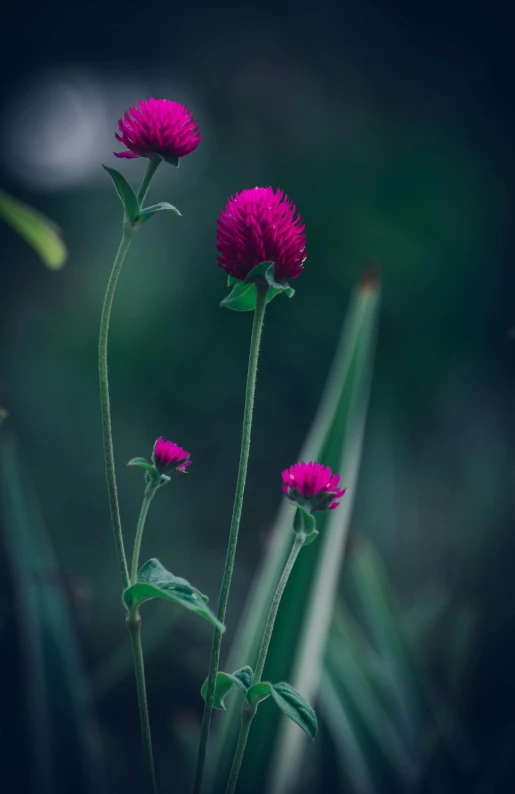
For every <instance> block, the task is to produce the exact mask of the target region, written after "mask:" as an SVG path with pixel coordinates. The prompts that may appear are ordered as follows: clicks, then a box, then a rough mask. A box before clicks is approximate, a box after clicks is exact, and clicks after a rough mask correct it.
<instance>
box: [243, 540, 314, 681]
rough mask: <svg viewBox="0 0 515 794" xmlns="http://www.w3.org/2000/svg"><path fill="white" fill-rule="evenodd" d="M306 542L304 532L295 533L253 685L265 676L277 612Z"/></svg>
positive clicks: (261, 649)
mask: <svg viewBox="0 0 515 794" xmlns="http://www.w3.org/2000/svg"><path fill="white" fill-rule="evenodd" d="M305 540H306V535H305V534H304V533H303V532H296V533H295V540H294V541H293V546H292V547H291V551H290V556H289V557H288V559H287V560H286V565H285V566H284V570H283V572H282V576H281V578H280V579H279V584H278V585H277V590H276V591H275V595H274V600H273V601H272V605H271V606H270V611H269V613H268V617H267V619H266V625H265V630H264V632H263V639H262V640H261V647H260V649H259V656H258V660H257V664H256V670H255V673H254V678H253V680H252V683H253V684H257V683H259V681H261V676H262V675H263V670H264V669H265V662H266V656H267V653H268V648H269V646H270V640H271V639H272V632H273V630H274V624H275V619H276V617H277V612H278V610H279V604H280V603H281V598H282V597H283V593H284V588H285V587H286V584H287V582H288V579H289V578H290V574H291V572H292V569H293V566H294V565H295V560H296V559H297V557H298V555H299V551H300V550H301V548H302V546H303V545H304V541H305Z"/></svg>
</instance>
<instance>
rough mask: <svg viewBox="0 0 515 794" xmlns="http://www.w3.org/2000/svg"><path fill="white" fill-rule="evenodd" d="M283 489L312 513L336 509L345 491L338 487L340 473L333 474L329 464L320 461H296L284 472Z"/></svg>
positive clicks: (291, 498)
mask: <svg viewBox="0 0 515 794" xmlns="http://www.w3.org/2000/svg"><path fill="white" fill-rule="evenodd" d="M282 478H283V491H284V493H285V494H286V496H287V497H288V499H290V500H291V501H292V502H293V503H294V504H296V505H300V506H301V507H304V508H305V509H306V510H309V511H310V512H311V513H314V512H315V511H320V510H335V509H336V508H337V507H338V505H339V504H340V503H339V502H338V501H337V499H341V498H342V496H343V494H344V493H345V490H346V489H345V488H338V487H337V486H338V484H339V482H340V479H341V478H340V475H339V474H333V473H332V472H331V469H330V468H329V466H322V465H321V464H320V463H315V462H314V461H311V463H304V462H301V463H295V464H294V465H293V466H290V468H289V469H285V470H284V471H283V473H282Z"/></svg>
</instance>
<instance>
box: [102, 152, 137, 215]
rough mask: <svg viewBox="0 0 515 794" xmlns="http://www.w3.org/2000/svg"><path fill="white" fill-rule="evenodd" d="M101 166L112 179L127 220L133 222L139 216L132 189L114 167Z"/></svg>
mask: <svg viewBox="0 0 515 794" xmlns="http://www.w3.org/2000/svg"><path fill="white" fill-rule="evenodd" d="M102 168H103V169H104V171H107V173H108V174H109V176H110V177H111V179H112V180H113V184H114V186H115V188H116V192H117V193H118V195H119V197H120V201H121V202H122V204H123V206H124V209H125V216H126V218H127V220H129V221H130V222H131V223H135V222H136V221H137V220H138V218H139V202H138V199H137V198H136V194H135V192H134V190H133V189H132V188H131V186H130V185H129V183H128V182H127V180H126V179H125V177H124V176H123V175H122V174H120V172H119V171H117V170H116V168H109V167H108V166H107V165H103V166H102Z"/></svg>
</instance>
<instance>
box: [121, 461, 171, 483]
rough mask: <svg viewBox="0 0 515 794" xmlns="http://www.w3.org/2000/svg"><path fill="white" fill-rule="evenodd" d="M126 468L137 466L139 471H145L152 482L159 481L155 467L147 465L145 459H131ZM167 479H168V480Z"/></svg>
mask: <svg viewBox="0 0 515 794" xmlns="http://www.w3.org/2000/svg"><path fill="white" fill-rule="evenodd" d="M127 466H139V467H140V468H141V469H145V471H146V472H147V474H148V476H149V477H150V479H151V480H152V482H157V481H158V480H159V479H160V477H159V472H158V470H157V469H156V467H155V466H153V465H152V464H151V463H148V462H147V461H146V460H145V458H133V459H132V460H130V461H129V462H128V464H127ZM169 479H170V478H169V477H168V480H169Z"/></svg>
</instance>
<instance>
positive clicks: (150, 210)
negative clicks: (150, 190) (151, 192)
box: [139, 201, 182, 223]
mask: <svg viewBox="0 0 515 794" xmlns="http://www.w3.org/2000/svg"><path fill="white" fill-rule="evenodd" d="M163 210H168V211H169V212H175V214H176V215H179V217H181V218H182V214H181V213H180V212H179V210H178V209H177V207H174V206H173V205H172V204H168V202H167V201H160V202H159V204H152V206H151V207H145V209H143V210H141V212H140V214H139V222H140V223H146V222H147V221H148V220H149V218H151V217H152V216H153V215H155V214H156V212H163Z"/></svg>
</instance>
